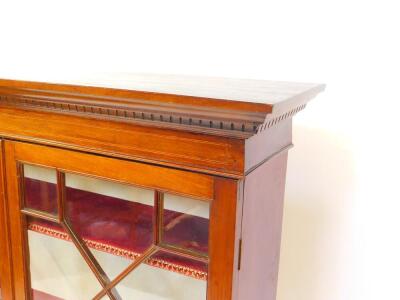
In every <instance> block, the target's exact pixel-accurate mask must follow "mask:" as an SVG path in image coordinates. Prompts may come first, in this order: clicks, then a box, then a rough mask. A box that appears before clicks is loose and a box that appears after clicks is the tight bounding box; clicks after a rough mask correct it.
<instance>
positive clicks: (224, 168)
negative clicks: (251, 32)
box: [0, 108, 244, 177]
mask: <svg viewBox="0 0 400 300" xmlns="http://www.w3.org/2000/svg"><path fill="white" fill-rule="evenodd" d="M0 136H3V137H6V138H9V139H16V140H22V141H27V142H34V143H40V144H46V145H52V146H58V147H63V148H69V149H75V150H81V151H85V152H92V153H93V152H94V153H98V154H103V155H107V156H113V157H119V158H126V159H131V160H137V161H142V162H149V163H154V164H159V165H165V166H170V167H179V168H184V169H187V170H192V171H201V172H206V173H214V174H220V175H225V176H234V177H238V176H240V175H241V174H242V173H243V168H244V166H243V159H242V158H243V152H244V142H243V140H239V139H228V138H223V137H215V136H209V135H202V134H194V133H188V132H181V131H177V130H167V129H159V128H149V127H145V126H137V125H134V124H125V123H116V122H110V121H105V120H90V119H86V118H79V117H76V116H65V115H59V114H51V113H45V112H34V111H26V110H19V109H6V108H0Z"/></svg>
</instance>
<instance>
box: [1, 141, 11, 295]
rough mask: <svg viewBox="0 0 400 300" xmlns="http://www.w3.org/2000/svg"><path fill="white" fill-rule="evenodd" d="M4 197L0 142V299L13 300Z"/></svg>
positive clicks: (2, 153)
mask: <svg viewBox="0 0 400 300" xmlns="http://www.w3.org/2000/svg"><path fill="white" fill-rule="evenodd" d="M6 197H7V193H6V180H5V165H4V141H2V140H0V289H1V292H0V298H1V297H3V298H2V299H4V300H11V299H13V290H12V269H11V249H10V244H9V240H10V235H9V226H8V218H7V216H8V209H7V200H6V199H7V198H6Z"/></svg>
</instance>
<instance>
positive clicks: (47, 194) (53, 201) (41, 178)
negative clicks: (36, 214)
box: [24, 165, 57, 215]
mask: <svg viewBox="0 0 400 300" xmlns="http://www.w3.org/2000/svg"><path fill="white" fill-rule="evenodd" d="M24 189H25V190H24V195H25V207H26V208H31V209H35V210H39V211H42V212H46V213H50V214H53V215H55V214H57V173H56V170H54V169H48V168H42V167H37V166H32V165H24Z"/></svg>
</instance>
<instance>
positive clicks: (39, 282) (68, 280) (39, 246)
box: [28, 218, 101, 300]
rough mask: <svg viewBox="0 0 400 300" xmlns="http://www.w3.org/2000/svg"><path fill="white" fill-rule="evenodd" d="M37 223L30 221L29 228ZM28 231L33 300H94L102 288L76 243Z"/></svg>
mask: <svg viewBox="0 0 400 300" xmlns="http://www.w3.org/2000/svg"><path fill="white" fill-rule="evenodd" d="M37 223H38V220H35V219H31V218H28V228H31V227H32V224H37ZM47 230H48V235H45V234H40V233H38V232H36V231H33V230H28V245H29V263H30V272H31V274H30V275H31V286H32V294H33V299H34V300H50V299H52V300H57V299H65V300H76V299H92V298H93V297H94V295H96V294H97V292H98V291H99V290H100V289H101V286H100V284H99V282H98V281H97V279H96V278H95V276H94V274H93V273H92V271H91V270H90V269H89V267H88V265H87V264H86V262H85V260H84V259H83V258H82V256H81V255H80V253H79V252H78V250H77V249H76V247H75V246H74V244H73V243H71V242H69V241H68V238H69V237H68V236H65V237H64V238H65V239H62V238H60V237H59V238H54V237H52V236H51V234H55V235H57V228H50V227H48V228H47Z"/></svg>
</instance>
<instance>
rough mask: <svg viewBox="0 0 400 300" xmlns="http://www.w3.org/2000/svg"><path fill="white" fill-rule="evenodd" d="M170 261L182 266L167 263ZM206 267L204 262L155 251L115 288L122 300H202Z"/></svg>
mask: <svg viewBox="0 0 400 300" xmlns="http://www.w3.org/2000/svg"><path fill="white" fill-rule="evenodd" d="M174 260H175V261H179V262H180V263H182V262H184V263H185V265H184V266H183V265H174V264H171V263H170V262H171V261H174ZM167 265H168V267H166V266H167ZM174 268H175V269H174ZM207 268H208V266H207V264H206V263H202V262H197V261H193V260H190V259H183V260H182V258H180V257H177V256H175V255H171V254H167V253H163V252H158V253H156V254H155V255H153V256H151V257H150V259H148V260H147V261H146V262H145V263H142V264H141V265H139V266H138V267H137V268H136V269H135V270H133V271H132V272H131V273H130V274H129V275H128V276H127V277H126V278H124V280H122V281H121V282H120V283H119V284H118V285H117V287H116V289H117V291H118V293H119V295H121V297H122V299H142V300H187V299H191V300H205V299H206V298H207V296H206V294H207V280H206V279H207Z"/></svg>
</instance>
